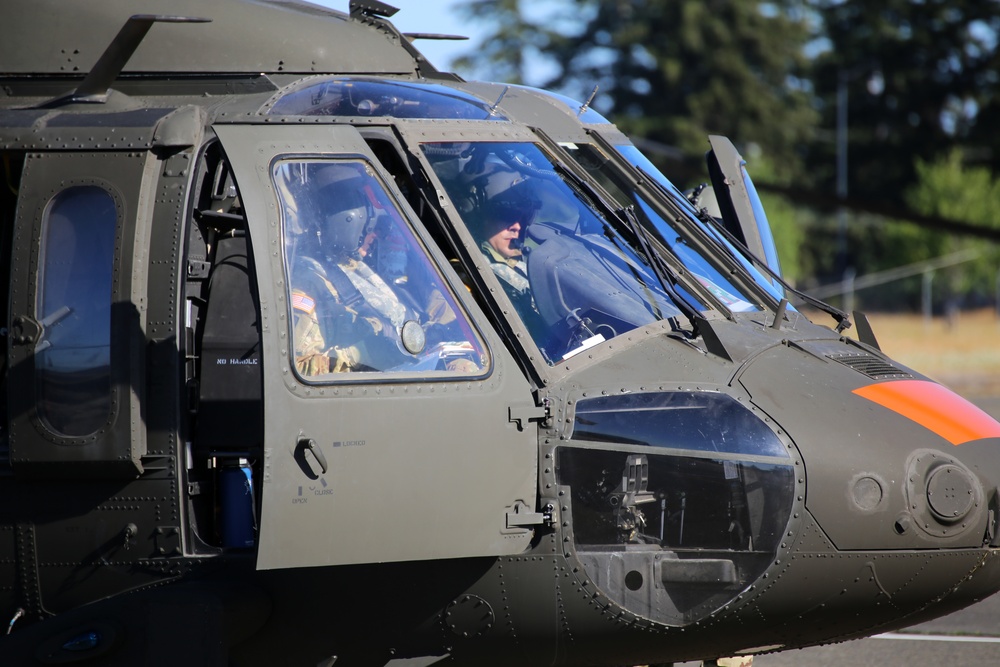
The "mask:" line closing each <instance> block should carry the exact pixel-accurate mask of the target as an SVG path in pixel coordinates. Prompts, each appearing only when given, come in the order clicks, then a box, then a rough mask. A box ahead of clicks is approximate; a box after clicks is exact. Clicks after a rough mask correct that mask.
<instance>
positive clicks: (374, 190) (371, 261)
mask: <svg viewBox="0 0 1000 667" xmlns="http://www.w3.org/2000/svg"><path fill="white" fill-rule="evenodd" d="M272 176H273V178H274V183H275V189H276V191H277V193H278V198H279V200H280V203H281V212H282V218H283V230H284V234H283V238H284V253H285V272H286V279H287V285H288V286H289V287H288V290H289V294H288V298H289V311H290V312H289V315H290V327H291V331H290V337H291V339H292V341H293V344H292V346H291V347H292V348H293V350H292V351H291V355H292V356H293V362H294V366H295V370H296V373H297V374H298V375H299V377H300V378H301V379H303V380H304V381H306V382H326V381H333V380H344V379H348V378H352V379H358V378H363V377H364V376H365V374H371V373H385V372H391V373H421V374H422V375H430V376H435V375H438V376H441V377H445V378H448V377H455V376H470V375H471V376H476V375H482V374H484V373H485V372H486V371H487V370H488V368H489V359H488V357H487V353H486V346H485V345H484V344H483V342H482V340H481V339H480V338H479V337H478V336H477V335H476V334H475V333H474V331H473V328H472V326H471V324H470V322H469V320H468V318H467V317H466V316H465V315H464V313H463V311H462V309H461V308H460V307H459V305H458V301H457V299H456V298H455V295H454V294H453V293H452V292H451V291H450V289H449V287H448V285H447V283H446V282H445V280H444V279H443V277H442V276H441V274H440V273H439V271H438V270H437V268H436V267H435V264H434V263H433V261H432V260H431V258H430V257H429V255H428V253H427V251H426V249H425V248H424V246H423V245H422V244H421V243H420V242H419V240H418V239H417V237H416V235H415V234H414V232H413V230H412V229H411V228H410V227H409V225H408V224H407V223H406V221H405V219H404V218H403V215H402V213H401V211H400V209H399V208H398V205H397V203H396V202H395V200H394V199H393V198H392V197H391V196H390V195H389V193H388V192H387V191H386V189H385V187H384V186H383V184H382V182H381V181H380V180H379V179H378V177H377V176H376V175H375V172H374V170H373V168H372V166H371V165H370V164H368V163H367V162H365V161H363V160H359V159H342V160H286V161H281V162H278V163H276V164H275V166H274V168H273V172H272Z"/></svg>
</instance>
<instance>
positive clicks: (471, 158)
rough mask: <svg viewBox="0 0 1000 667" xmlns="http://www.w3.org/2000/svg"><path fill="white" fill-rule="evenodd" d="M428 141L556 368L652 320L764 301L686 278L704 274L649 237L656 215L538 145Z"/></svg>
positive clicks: (678, 251)
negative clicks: (624, 203)
mask: <svg viewBox="0 0 1000 667" xmlns="http://www.w3.org/2000/svg"><path fill="white" fill-rule="evenodd" d="M422 148H423V151H424V154H425V155H426V157H427V159H428V161H429V162H430V164H431V166H432V167H433V169H434V171H435V173H436V174H437V176H438V178H439V179H440V180H441V182H442V184H443V185H444V187H445V190H446V192H447V194H448V197H449V198H450V199H451V202H452V204H453V205H454V207H455V210H456V211H458V213H459V215H460V216H461V217H462V220H463V222H464V223H465V226H466V228H467V229H468V231H469V233H470V235H471V236H472V237H473V239H474V240H475V242H476V243H477V245H478V248H479V250H480V251H481V252H482V254H483V256H484V258H485V260H486V262H488V263H489V265H490V268H491V269H492V270H493V274H494V275H495V277H496V279H497V281H498V282H499V283H500V286H501V287H502V288H503V291H504V293H505V294H506V295H507V297H508V298H509V300H510V302H511V304H512V305H513V307H514V309H515V311H516V312H517V314H518V316H520V318H521V320H522V322H523V324H524V326H525V328H526V329H527V330H528V332H529V333H530V335H531V337H532V339H533V340H534V342H535V344H536V345H537V347H538V348H539V350H541V351H542V353H543V354H544V356H545V358H546V360H547V361H548V363H549V364H555V363H558V362H559V361H561V360H564V359H568V358H570V357H572V356H574V355H576V354H578V353H579V352H581V351H583V350H585V349H587V348H589V347H592V346H594V345H598V344H600V343H602V342H604V341H607V340H610V339H612V338H614V337H616V336H619V335H621V334H623V333H626V332H628V331H631V330H633V329H636V328H638V327H641V326H644V325H647V324H651V323H653V322H657V321H663V320H666V321H669V322H670V324H671V326H672V328H674V329H678V330H683V329H686V330H689V329H690V327H691V325H690V321H689V319H690V316H691V315H692V314H696V313H698V312H699V311H706V310H710V309H711V308H712V307H713V306H716V307H718V306H719V304H723V305H724V307H728V308H730V309H731V310H736V309H740V310H747V309H752V308H754V306H752V305H751V304H750V302H748V301H747V299H746V298H745V297H743V296H741V295H740V294H739V292H737V291H736V290H735V288H733V287H732V285H730V284H728V283H726V282H725V281H721V280H720V281H719V289H720V290H721V291H722V292H725V293H726V294H727V297H726V298H725V299H722V298H719V297H717V296H714V295H713V291H712V290H706V289H705V288H704V287H703V286H698V285H695V284H694V283H693V282H692V283H689V282H687V279H684V278H681V277H680V274H681V273H688V274H691V275H698V276H699V280H700V275H701V274H702V273H704V272H703V271H702V270H701V268H700V267H699V266H696V264H695V262H694V260H695V259H696V258H695V257H693V256H691V255H690V254H689V253H686V252H685V249H683V248H680V247H677V244H675V243H674V242H673V240H671V241H670V242H666V241H665V239H664V237H662V236H657V235H656V234H652V233H651V230H653V229H654V226H653V225H652V224H651V223H650V222H649V215H650V214H649V213H648V212H646V211H643V210H640V211H635V210H633V209H632V208H631V207H629V208H621V207H620V205H619V204H618V203H617V202H615V201H612V200H608V199H606V198H604V197H602V194H601V193H600V189H599V188H596V187H594V186H593V185H591V181H588V180H585V179H583V178H579V177H577V176H575V175H574V173H572V172H570V170H568V169H567V168H566V167H564V166H561V165H560V164H558V163H557V162H556V161H554V160H552V159H551V158H550V157H549V156H548V155H547V154H546V153H545V152H544V151H543V150H542V149H541V148H540V147H539V146H537V145H535V144H533V143H501V142H483V143H451V142H449V143H425V144H423V145H422ZM719 278H720V276H719V275H717V274H713V275H710V276H707V279H708V280H709V281H713V280H718V279H719ZM713 296H714V299H713Z"/></svg>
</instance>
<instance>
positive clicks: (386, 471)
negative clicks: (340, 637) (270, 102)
mask: <svg viewBox="0 0 1000 667" xmlns="http://www.w3.org/2000/svg"><path fill="white" fill-rule="evenodd" d="M215 130H216V133H217V135H218V136H219V138H220V140H221V142H222V145H223V148H224V150H225V152H226V154H227V156H228V158H229V161H230V164H231V165H232V167H233V172H234V174H235V176H236V180H237V184H238V187H239V190H240V196H241V198H242V205H243V208H244V212H245V215H246V217H247V224H248V229H249V232H250V242H251V247H252V249H253V253H254V256H255V261H254V264H255V265H256V272H257V280H258V284H259V292H260V308H261V334H262V346H263V352H262V357H263V371H264V433H265V435H264V437H265V445H264V449H265V455H264V464H263V488H262V492H261V496H262V498H261V517H260V535H259V551H258V561H257V566H258V568H259V569H275V568H287V567H304V566H320V565H337V564H350V563H365V562H383V561H403V560H426V559H438V558H457V557H467V556H495V555H506V554H514V553H519V552H521V551H523V550H524V549H525V548H527V546H528V544H529V541H530V539H531V535H532V532H531V530H530V528H529V525H528V524H530V523H531V521H530V520H525V518H526V517H530V516H536V515H534V508H535V506H536V493H537V491H536V488H537V487H536V485H537V451H538V450H537V443H538V441H537V426H536V425H535V424H534V423H532V422H531V421H530V419H529V418H528V417H529V416H532V415H534V413H535V412H537V408H535V406H534V402H533V398H532V394H531V390H530V386H529V384H528V382H527V380H526V379H525V378H524V376H523V375H522V374H521V372H520V370H519V369H518V367H517V365H516V363H515V361H514V359H513V358H512V357H511V356H510V355H509V353H508V352H507V350H506V349H505V348H504V346H503V344H502V343H501V342H500V341H499V339H498V338H497V336H496V334H495V333H494V332H493V331H492V330H489V329H488V328H486V327H482V326H480V325H479V324H478V323H481V322H486V319H485V317H484V316H483V315H482V313H481V311H479V309H478V308H477V306H476V305H475V303H474V302H473V301H472V299H471V298H470V296H469V294H468V293H467V290H466V289H465V288H464V287H463V286H462V285H461V283H459V282H458V281H457V277H456V276H455V274H454V273H453V271H452V270H451V269H450V268H447V263H446V262H445V261H444V259H443V257H442V255H441V254H440V252H439V251H438V250H437V249H436V248H435V247H434V245H433V242H432V241H430V239H429V237H428V236H427V235H426V233H425V232H424V231H423V228H422V226H421V225H420V223H419V221H418V219H417V218H416V216H415V214H414V213H413V212H412V210H411V209H410V208H409V207H408V206H407V205H406V204H405V203H404V199H403V197H402V196H401V195H400V193H399V192H398V191H397V189H396V188H395V186H394V185H392V182H393V181H392V179H391V178H390V177H389V176H388V175H387V174H385V173H384V171H383V170H382V168H381V167H380V166H379V165H378V163H377V161H376V160H375V158H374V156H373V155H372V153H371V151H370V150H369V149H368V147H367V145H366V144H365V142H364V140H363V139H362V138H361V136H360V134H359V133H358V132H357V130H355V129H354V128H353V127H350V126H330V125H326V126H313V127H297V126H282V127H275V126H272V125H218V126H216V127H215ZM328 184H333V185H337V186H338V187H341V186H345V185H346V184H353V185H351V187H350V188H348V190H349V191H345V190H344V189H343V188H342V189H341V190H340V192H341V194H340V195H338V197H337V198H336V199H335V200H333V201H332V202H330V201H328V200H323V199H321V198H320V197H319V195H318V193H319V192H320V191H321V188H324V187H325V186H326V185H328ZM345 192H346V193H345ZM348 199H350V201H351V202H353V203H352V204H351V205H350V207H349V208H348V210H347V212H344V211H340V212H338V213H337V214H336V215H332V213H333V212H334V211H333V207H335V206H340V202H343V201H346V200H348ZM357 216H363V217H365V219H366V220H367V223H366V224H365V225H364V226H363V227H361V228H358V227H351V231H350V233H349V234H341V233H340V232H337V231H335V230H334V229H333V228H331V227H326V226H323V227H320V226H319V223H318V222H316V221H319V220H327V222H324V223H323V224H332V223H331V222H329V221H330V220H333V221H336V222H338V224H339V223H343V224H350V223H351V221H357V219H358V218H357ZM337 229H339V228H337ZM319 230H322V232H323V233H320V232H319ZM324 234H325V235H324ZM338 234H339V236H337V235H338ZM335 237H336V238H335ZM345 238H350V239H351V243H350V245H357V243H358V239H363V240H364V245H363V246H362V247H359V248H356V249H354V250H353V252H350V253H347V252H345V253H339V251H338V250H337V249H336V248H338V247H340V246H337V245H336V244H337V243H340V244H341V246H342V245H343V244H346V243H347V241H345V240H344V239H345ZM346 250H348V251H349V250H351V248H347V249H346ZM348 255H349V256H348ZM441 267H446V268H445V269H443V270H442V269H441ZM303 276H304V277H303ZM372 276H374V277H372ZM376 278H377V279H378V280H377V281H376ZM300 281H302V282H300ZM376 282H377V283H378V285H379V286H378V287H374V286H373V283H376ZM386 286H388V287H386ZM404 292H406V293H407V294H406V295H404V294H403V293H404ZM428 295H430V297H431V301H434V302H435V303H437V304H438V306H442V304H444V306H442V307H441V308H439V309H438V312H445V313H446V314H447V317H445V318H444V319H445V320H447V324H446V325H444V326H443V328H442V327H439V326H437V325H438V324H442V322H432V321H430V319H429V318H428V317H427V315H426V311H421V308H422V306H421V305H420V304H421V303H422V302H423V303H425V302H426V297H427V296H428ZM397 302H398V303H397ZM418 312H422V313H423V314H416V313H418ZM331 313H336V314H331ZM411 313H413V314H411ZM397 316H398V317H397ZM394 318H395V319H394ZM371 329H377V330H379V335H380V337H379V338H378V340H374V339H372V338H363V339H362V340H361V341H360V342H358V340H356V339H348V338H344V339H343V340H341V338H338V337H346V336H348V334H351V335H353V334H354V333H356V332H357V331H358V330H362V333H364V332H367V333H368V334H370V333H371ZM345 332H346V333H345ZM359 335H361V334H359ZM518 416H524V418H521V419H517V417H518ZM519 517H520V518H519Z"/></svg>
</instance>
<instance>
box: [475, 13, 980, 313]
mask: <svg viewBox="0 0 1000 667" xmlns="http://www.w3.org/2000/svg"><path fill="white" fill-rule="evenodd" d="M543 4H544V7H542V6H541V5H540V4H539V3H535V4H529V3H522V2H519V1H518V0H467V2H465V3H464V4H462V5H460V7H461V9H462V11H463V12H464V13H465V15H466V16H467V17H468V18H469V19H470V20H475V21H482V22H483V23H484V24H486V25H489V26H490V27H491V30H492V33H491V34H490V36H489V37H488V38H487V39H485V40H484V42H483V44H480V45H477V48H476V50H475V51H474V52H471V53H469V55H468V56H467V57H466V58H464V59H462V60H460V61H458V62H456V63H455V65H456V67H459V68H463V69H468V70H471V71H476V72H478V73H483V75H484V78H494V79H497V80H506V81H512V82H517V83H522V82H530V83H532V84H534V85H539V86H540V87H545V88H550V89H553V90H557V91H559V92H562V93H564V94H566V95H569V96H571V97H574V98H577V99H581V100H582V99H586V98H587V97H588V96H589V95H590V93H591V91H592V90H593V88H594V86H595V85H597V86H598V87H599V91H600V92H599V94H598V96H597V98H596V99H595V101H594V103H593V106H594V107H595V108H597V109H598V110H599V111H600V112H601V113H603V114H604V115H605V116H607V117H608V118H609V119H610V120H611V121H612V122H614V123H616V124H617V125H618V126H619V127H621V128H622V129H623V130H624V131H626V132H627V133H628V134H630V136H632V137H633V139H634V140H635V141H636V143H637V144H638V145H640V147H641V148H643V150H644V151H645V152H647V154H648V155H649V157H650V158H651V159H653V160H654V161H657V162H658V164H659V166H660V167H661V169H663V171H664V173H666V174H667V175H668V176H669V177H671V178H672V179H673V180H674V182H675V183H676V184H677V185H678V186H679V187H681V188H682V189H683V188H690V187H693V186H694V185H696V184H697V183H699V182H703V181H705V180H707V173H706V171H705V167H704V152H705V150H706V149H707V139H706V135H707V134H710V133H711V134H724V135H726V136H728V137H730V138H731V139H732V140H733V142H734V143H735V144H736V145H737V147H738V148H739V149H740V150H741V152H742V154H743V156H744V157H745V158H746V159H747V162H748V165H749V167H750V169H751V173H752V174H753V176H754V180H755V182H757V184H758V187H760V188H761V189H762V190H765V191H766V192H765V193H764V199H765V205H766V206H767V208H768V217H769V219H770V221H771V223H772V226H773V227H774V230H775V236H776V238H777V241H778V243H779V246H780V252H781V253H782V266H783V268H784V269H785V271H786V273H787V274H788V275H789V276H790V277H791V278H793V279H794V280H796V281H797V282H799V283H800V284H801V285H804V286H807V287H808V286H817V285H822V284H828V283H836V282H839V281H841V279H842V277H843V275H844V273H845V271H850V272H853V273H856V274H857V275H858V276H864V275H870V274H874V273H877V272H880V271H885V270H887V269H891V268H893V267H899V266H901V265H912V264H914V263H919V262H922V261H927V260H932V259H934V258H936V257H940V256H942V255H948V256H951V254H952V253H954V252H955V251H956V250H960V249H971V251H975V252H976V253H978V255H977V256H978V259H976V260H974V261H967V262H964V263H961V264H958V265H956V266H953V267H951V268H948V269H942V271H944V272H945V273H946V279H943V280H938V281H936V282H935V285H937V286H939V287H941V289H939V290H937V291H936V292H935V302H936V303H937V304H938V305H939V306H941V305H943V304H945V303H946V302H947V303H957V302H965V303H969V304H975V303H980V302H982V301H983V300H984V299H992V298H993V295H994V294H995V292H996V290H997V286H998V285H1000V281H998V280H997V266H998V262H997V260H998V254H997V252H996V250H995V249H996V240H997V239H1000V181H998V179H997V173H998V170H1000V133H997V132H995V131H992V130H993V128H995V127H996V126H997V124H998V123H1000V93H998V91H1000V86H998V84H1000V52H998V48H997V41H998V35H1000V1H998V0H989V1H986V2H984V1H982V0H949V1H948V2H945V1H942V0H772V1H769V2H764V1H758V0H554V1H553V2H550V3H543ZM538 63H541V64H542V67H541V68H540V70H541V71H542V72H543V76H542V77H541V78H536V79H534V80H532V77H531V75H530V70H531V67H532V66H535V65H537V64H538ZM658 148H662V150H658ZM838 165H841V167H840V169H839V170H838ZM838 211H839V212H838ZM952 222H959V223H965V224H966V225H973V226H974V227H973V228H972V229H973V231H978V233H977V235H976V236H969V235H965V234H963V235H956V234H955V233H954V232H953V230H954V225H952V224H951V223H952ZM949 230H951V231H949ZM984 230H985V231H984ZM991 234H992V235H993V236H992V237H991V236H990V235H991ZM984 238H986V239H990V238H992V240H984ZM919 291H920V281H919V278H918V279H916V280H906V281H898V284H895V285H887V286H884V287H883V289H881V290H879V294H878V296H874V295H868V294H860V295H859V299H861V300H862V302H863V301H864V300H865V299H867V300H868V301H869V303H862V305H864V306H865V307H868V306H872V307H879V308H892V307H896V306H898V307H904V306H905V307H912V306H913V304H914V302H917V303H919V301H920V297H919Z"/></svg>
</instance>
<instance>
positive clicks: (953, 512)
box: [927, 464, 976, 523]
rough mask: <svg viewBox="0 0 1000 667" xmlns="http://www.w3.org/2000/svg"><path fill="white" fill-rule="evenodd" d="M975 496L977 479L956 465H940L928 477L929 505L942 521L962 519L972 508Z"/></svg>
mask: <svg viewBox="0 0 1000 667" xmlns="http://www.w3.org/2000/svg"><path fill="white" fill-rule="evenodd" d="M975 498H976V482H975V480H973V479H972V478H971V475H970V474H969V473H968V472H967V471H965V470H963V469H962V468H959V467H958V466H956V465H952V464H946V465H942V466H939V467H937V468H935V469H934V471H933V472H931V474H930V475H929V476H928V478H927V505H928V506H929V508H930V510H931V513H932V514H934V516H935V517H936V518H937V519H938V520H940V521H943V522H945V523H954V522H956V521H961V520H962V519H964V518H965V517H966V515H968V513H969V512H970V511H971V510H972V506H973V504H974V502H975Z"/></svg>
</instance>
